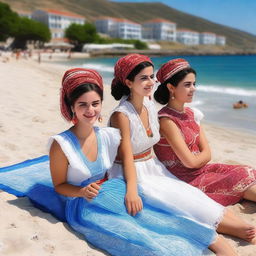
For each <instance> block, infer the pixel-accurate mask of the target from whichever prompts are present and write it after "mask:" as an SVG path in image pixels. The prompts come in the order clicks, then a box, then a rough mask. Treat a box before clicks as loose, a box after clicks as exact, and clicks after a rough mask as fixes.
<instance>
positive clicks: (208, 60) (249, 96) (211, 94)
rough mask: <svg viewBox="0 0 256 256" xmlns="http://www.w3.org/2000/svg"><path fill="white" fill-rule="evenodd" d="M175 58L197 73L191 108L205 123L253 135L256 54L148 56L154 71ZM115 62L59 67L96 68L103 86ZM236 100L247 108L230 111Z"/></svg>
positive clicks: (92, 61) (93, 60) (78, 61)
mask: <svg viewBox="0 0 256 256" xmlns="http://www.w3.org/2000/svg"><path fill="white" fill-rule="evenodd" d="M177 57H182V58H185V59H187V60H188V61H189V62H190V64H191V66H192V67H193V68H194V69H195V70H196V71H197V93H196V95H195V97H194V101H193V103H192V105H193V106H194V107H197V108H199V109H200V110H201V111H203V113H204V114H205V119H204V120H205V121H206V122H208V123H213V124H217V125H221V126H224V127H231V128H233V129H239V130H244V131H247V132H250V133H255V134H256V55H241V56H240V55H227V56H164V57H162V56H161V57H152V60H153V62H154V64H155V70H158V68H159V67H160V66H161V64H162V63H165V62H166V61H168V60H170V59H172V58H177ZM117 59H118V58H91V59H73V60H70V62H67V61H65V63H63V64H65V65H68V66H76V67H87V68H93V69H96V70H97V71H99V72H100V73H101V74H102V76H103V78H104V82H105V84H111V79H112V77H113V66H114V64H115V62H116V61H117ZM238 100H243V101H244V102H246V103H247V104H248V105H249V107H248V108H246V109H233V108H232V105H233V103H234V102H236V101H238Z"/></svg>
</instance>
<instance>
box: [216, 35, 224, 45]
mask: <svg viewBox="0 0 256 256" xmlns="http://www.w3.org/2000/svg"><path fill="white" fill-rule="evenodd" d="M216 44H217V45H226V37H225V36H220V35H216Z"/></svg>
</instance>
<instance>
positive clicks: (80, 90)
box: [64, 83, 103, 116]
mask: <svg viewBox="0 0 256 256" xmlns="http://www.w3.org/2000/svg"><path fill="white" fill-rule="evenodd" d="M91 91H94V92H96V93H97V94H98V95H99V96H100V99H101V101H103V90H102V89H101V88H100V87H99V86H97V85H95V84H89V83H86V84H81V85H79V86H78V87H76V88H75V89H74V90H73V91H72V92H71V93H70V95H69V96H68V97H67V95H66V96H65V99H64V100H65V104H66V105H67V108H68V111H69V114H70V116H72V115H73V112H72V110H71V107H72V106H73V105H74V104H75V102H76V100H77V99H78V98H79V97H80V96H81V95H83V94H84V93H86V92H91Z"/></svg>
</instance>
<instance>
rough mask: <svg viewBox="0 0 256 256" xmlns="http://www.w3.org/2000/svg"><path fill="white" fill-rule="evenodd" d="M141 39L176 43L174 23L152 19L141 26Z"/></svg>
mask: <svg viewBox="0 0 256 256" xmlns="http://www.w3.org/2000/svg"><path fill="white" fill-rule="evenodd" d="M142 37H143V39H146V40H159V41H171V42H174V41H176V23H174V22H171V21H169V20H165V19H160V18H156V19H152V20H149V21H146V22H144V23H143V25H142Z"/></svg>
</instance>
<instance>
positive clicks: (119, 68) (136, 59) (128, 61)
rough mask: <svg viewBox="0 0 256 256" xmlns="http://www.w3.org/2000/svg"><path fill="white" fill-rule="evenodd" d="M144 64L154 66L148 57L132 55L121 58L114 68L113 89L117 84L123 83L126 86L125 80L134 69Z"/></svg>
mask: <svg viewBox="0 0 256 256" xmlns="http://www.w3.org/2000/svg"><path fill="white" fill-rule="evenodd" d="M142 62H149V63H151V64H152V65H153V63H152V61H151V59H150V58H149V57H148V56H145V55H141V54H137V53H132V54H128V55H126V56H124V57H122V58H120V59H119V60H118V61H117V62H116V64H115V68H114V79H113V81H112V84H111V87H112V88H113V87H114V86H115V85H116V84H118V83H122V84H124V85H125V79H126V78H127V76H129V74H130V73H131V72H132V71H133V69H134V68H135V67H136V66H138V65H139V64H140V63H142Z"/></svg>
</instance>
